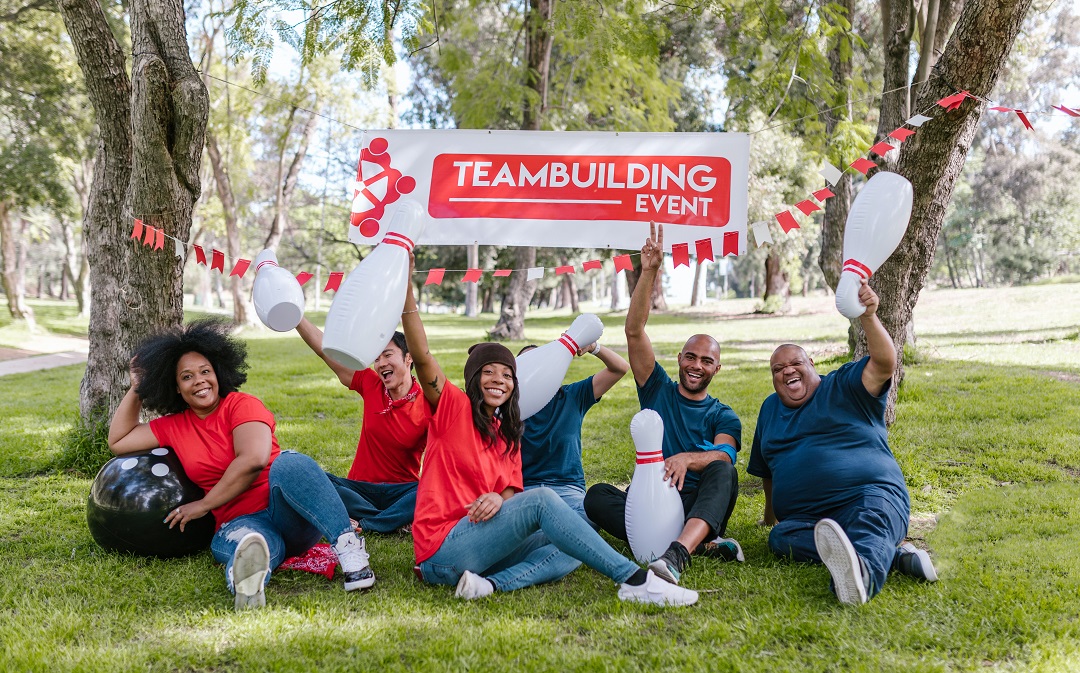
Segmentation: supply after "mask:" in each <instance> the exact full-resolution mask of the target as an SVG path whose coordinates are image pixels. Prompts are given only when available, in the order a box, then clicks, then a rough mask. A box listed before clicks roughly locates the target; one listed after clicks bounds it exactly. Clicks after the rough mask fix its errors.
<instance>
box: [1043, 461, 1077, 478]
mask: <svg viewBox="0 0 1080 673" xmlns="http://www.w3.org/2000/svg"><path fill="white" fill-rule="evenodd" d="M1046 464H1047V465H1050V466H1052V467H1054V468H1056V469H1058V470H1061V471H1062V472H1064V473H1065V474H1067V475H1069V476H1070V477H1072V478H1073V479H1080V469H1077V468H1075V467H1070V466H1068V465H1062V464H1061V463H1059V462H1057V459H1055V458H1051V459H1050V460H1048V461H1046Z"/></svg>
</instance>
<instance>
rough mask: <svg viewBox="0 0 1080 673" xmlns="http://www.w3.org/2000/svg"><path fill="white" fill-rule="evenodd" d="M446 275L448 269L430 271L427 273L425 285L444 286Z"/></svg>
mask: <svg viewBox="0 0 1080 673" xmlns="http://www.w3.org/2000/svg"><path fill="white" fill-rule="evenodd" d="M445 275H446V269H429V270H428V272H427V280H425V281H424V285H425V286H427V285H442V279H443V276H445Z"/></svg>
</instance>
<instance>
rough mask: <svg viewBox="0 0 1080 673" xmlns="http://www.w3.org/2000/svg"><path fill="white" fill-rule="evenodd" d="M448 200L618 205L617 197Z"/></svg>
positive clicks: (451, 198)
mask: <svg viewBox="0 0 1080 673" xmlns="http://www.w3.org/2000/svg"><path fill="white" fill-rule="evenodd" d="M448 200H449V201H466V202H468V203H605V204H612V205H619V204H621V203H622V201H619V200H618V199H615V200H609V199H496V198H469V197H464V196H456V197H455V196H452V197H450V198H449V199H448Z"/></svg>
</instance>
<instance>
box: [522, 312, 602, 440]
mask: <svg viewBox="0 0 1080 673" xmlns="http://www.w3.org/2000/svg"><path fill="white" fill-rule="evenodd" d="M603 334H604V323H602V322H600V318H597V317H596V316H595V315H593V314H592V313H582V314H581V315H579V316H578V317H577V318H574V322H573V323H571V324H570V328H569V329H567V330H566V331H565V332H563V334H562V336H560V337H559V338H558V339H556V340H555V341H552V342H551V343H546V344H544V345H543V346H540V347H539V348H534V349H532V350H531V351H528V352H526V353H522V354H521V355H520V356H519V357H518V358H517V379H518V390H519V392H518V407H519V408H520V409H521V420H525V419H526V418H528V417H529V416H532V415H533V414H535V413H536V412H538V411H540V410H541V409H543V408H544V406H545V405H546V404H547V403H548V402H550V401H551V398H552V397H555V393H557V392H559V387H560V386H562V382H563V378H564V377H565V376H566V370H567V369H569V368H570V363H571V362H572V361H573V359H574V356H576V355H577V352H578V349H579V348H582V347H583V346H588V345H589V344H591V343H593V342H594V341H598V340H599V339H600V337H601V336H602V335H603Z"/></svg>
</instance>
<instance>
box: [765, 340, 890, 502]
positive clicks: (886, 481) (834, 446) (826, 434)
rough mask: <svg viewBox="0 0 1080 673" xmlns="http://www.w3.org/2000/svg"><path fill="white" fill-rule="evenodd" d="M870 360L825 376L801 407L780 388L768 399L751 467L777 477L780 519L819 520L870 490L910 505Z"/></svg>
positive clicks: (884, 399)
mask: <svg viewBox="0 0 1080 673" xmlns="http://www.w3.org/2000/svg"><path fill="white" fill-rule="evenodd" d="M869 360H870V358H868V357H864V358H863V359H861V360H858V361H856V362H848V363H846V364H844V365H842V366H841V367H840V368H839V369H837V370H836V371H834V372H832V373H830V374H826V375H825V376H822V377H821V383H820V384H819V385H818V388H817V390H815V391H814V394H813V396H812V397H811V398H810V399H809V400H807V401H806V403H805V404H803V405H802V406H801V407H796V408H794V409H793V408H791V407H787V406H784V403H783V402H781V401H780V397H779V396H778V395H777V394H776V393H773V394H772V395H769V396H768V397H766V398H765V401H764V402H762V403H761V413H759V414H758V419H757V429H756V430H755V431H754V444H753V447H752V448H751V450H750V462H749V464H748V465H747V467H746V471H747V472H749V473H750V474H752V475H754V476H757V477H762V478H765V479H772V506H773V513H774V514H775V515H776V518H777V519H779V520H783V519H786V518H789V517H792V516H807V517H812V518H817V517H823V516H828V515H829V512H831V511H833V510H835V509H837V508H841V507H844V506H846V505H847V504H849V503H850V502H852V501H853V500H855V499H857V498H859V497H861V496H864V495H881V496H883V497H886V498H888V499H889V500H891V501H892V502H894V503H895V504H896V505H897V508H898V509H899V511H901V512H907V511H908V510H909V509H910V502H909V500H908V492H907V487H906V485H905V484H904V475H903V473H902V472H901V471H900V466H899V465H898V464H897V463H896V458H894V457H893V454H892V451H891V450H890V449H889V443H888V430H887V429H886V427H885V405H886V402H887V399H888V392H889V385H891V384H890V383H886V384H885V388H884V389H883V390H882V391H881V393H880V394H879V395H877V396H874V395H871V394H870V393H869V391H867V390H866V386H864V385H863V382H862V373H863V369H865V368H866V363H867V362H869Z"/></svg>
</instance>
